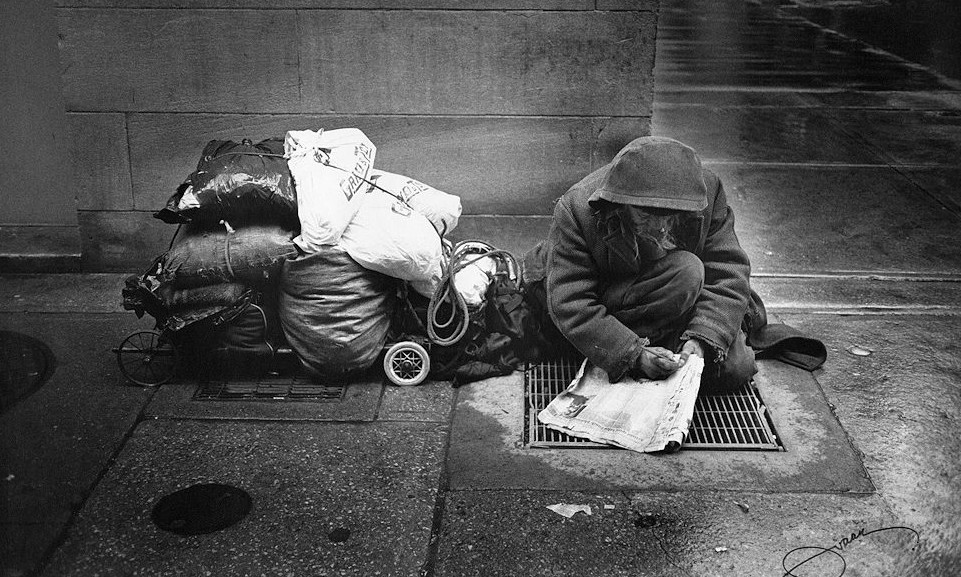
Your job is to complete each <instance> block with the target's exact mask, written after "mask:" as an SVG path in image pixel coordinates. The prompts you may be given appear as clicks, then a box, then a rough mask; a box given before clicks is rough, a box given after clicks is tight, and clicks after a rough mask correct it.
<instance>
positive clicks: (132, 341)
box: [113, 330, 430, 387]
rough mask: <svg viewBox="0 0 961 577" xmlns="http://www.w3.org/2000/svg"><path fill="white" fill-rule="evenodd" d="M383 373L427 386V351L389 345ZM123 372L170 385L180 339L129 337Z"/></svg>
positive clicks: (120, 361) (154, 334)
mask: <svg viewBox="0 0 961 577" xmlns="http://www.w3.org/2000/svg"><path fill="white" fill-rule="evenodd" d="M384 350H385V352H384V360H383V363H382V364H383V369H384V375H385V376H386V377H387V379H388V380H389V381H390V382H391V383H393V384H395V385H398V386H402V387H411V386H416V385H419V384H421V383H423V382H424V380H426V379H427V375H428V374H429V373H430V356H429V355H428V353H427V349H426V348H425V347H424V346H423V345H421V344H420V343H418V342H415V341H399V342H395V343H388V345H387V346H385V348H384ZM113 353H114V354H115V355H116V356H117V365H118V366H119V368H120V372H121V373H122V374H123V376H124V377H125V378H126V379H127V380H128V381H129V382H131V383H133V384H135V385H140V386H142V387H156V386H159V385H163V384H165V383H168V382H170V381H171V379H173V377H174V376H175V375H176V374H177V373H178V370H179V367H180V360H181V359H180V357H181V354H180V351H179V349H178V346H177V343H176V337H175V336H174V335H173V334H171V333H170V332H169V331H159V330H142V331H135V332H132V333H130V334H129V335H127V337H126V338H124V339H123V341H121V342H120V345H119V346H118V347H116V348H114V349H113ZM274 354H275V355H277V356H280V357H289V356H292V355H293V354H294V352H293V351H292V350H291V349H290V348H289V347H285V346H282V347H278V348H277V349H276V350H275V352H274Z"/></svg>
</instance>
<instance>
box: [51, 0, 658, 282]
mask: <svg viewBox="0 0 961 577" xmlns="http://www.w3.org/2000/svg"><path fill="white" fill-rule="evenodd" d="M657 3H658V2H657V0H636V1H628V0H622V1H617V0H476V1H467V0H272V1H271V2H269V3H268V2H257V1H255V0H61V2H60V4H59V6H58V9H57V16H58V23H59V30H60V47H61V67H62V81H63V87H64V88H63V90H64V98H65V102H66V110H67V122H68V127H69V133H70V135H71V138H70V151H71V158H72V162H73V170H74V174H75V175H76V176H75V178H76V179H77V191H78V209H79V221H80V228H81V235H82V248H83V266H84V269H85V270H87V271H98V270H139V269H142V268H144V267H145V266H146V265H147V264H149V261H150V260H151V259H152V258H153V257H154V256H156V255H157V254H159V253H160V252H162V251H163V250H164V249H165V248H166V246H167V243H168V242H169V240H170V237H171V236H172V234H173V231H174V228H173V227H171V226H170V225H165V224H163V223H161V222H160V221H159V220H156V219H154V218H153V217H152V213H153V212H154V211H156V210H157V209H159V208H161V207H162V206H163V203H164V201H165V200H166V199H167V198H168V197H169V195H170V194H171V193H172V192H173V191H174V189H175V188H176V186H177V185H178V184H179V183H180V182H181V181H182V180H183V178H184V177H185V176H186V175H187V174H189V173H190V171H191V170H192V169H193V168H194V166H195V164H196V162H197V157H198V155H199V153H200V150H201V148H202V146H203V145H204V143H206V142H207V141H208V140H210V139H212V138H222V139H240V138H243V137H248V138H251V139H254V140H257V139H260V138H266V137H270V136H283V134H284V132H285V131H287V130H289V129H305V128H310V129H317V128H327V129H332V128H339V127H346V126H356V127H358V128H360V129H362V130H363V131H364V132H366V133H367V135H368V136H369V137H370V138H371V140H373V142H374V143H375V144H376V145H377V146H378V151H377V160H376V162H375V166H377V167H378V168H381V169H384V170H389V171H394V172H400V173H403V174H406V175H408V176H412V177H414V178H418V179H420V180H422V181H424V182H427V183H429V184H431V185H433V186H435V187H437V188H440V189H442V190H446V191H448V192H451V193H453V194H457V195H459V196H460V197H461V198H462V200H463V205H464V212H465V215H467V216H465V218H464V219H463V221H462V222H463V225H462V228H461V229H460V231H461V235H469V236H473V237H476V236H479V237H481V238H487V237H490V236H491V235H493V234H494V232H493V229H494V228H497V229H498V230H501V231H502V233H503V230H504V229H505V227H510V228H512V229H513V230H514V231H515V234H514V236H513V237H511V238H512V240H511V239H506V238H504V240H500V242H501V243H507V244H509V245H511V246H509V247H507V248H513V249H515V250H521V249H523V248H524V245H525V244H526V239H527V238H530V239H535V238H534V237H535V236H536V235H537V234H540V232H542V231H543V230H544V228H545V224H546V221H547V218H546V217H547V215H549V214H550V210H551V202H552V200H553V199H554V198H556V197H557V196H559V195H560V194H561V193H563V191H564V190H565V189H566V188H567V187H568V186H569V185H570V184H572V183H573V182H575V181H576V180H578V179H579V178H580V177H581V176H583V175H584V174H586V173H587V172H589V171H590V170H591V169H592V168H593V167H595V166H598V165H599V164H602V163H603V162H606V161H607V160H609V159H610V157H611V156H613V154H614V153H615V152H616V151H617V150H618V149H619V148H620V147H621V146H622V145H623V144H624V143H626V142H627V141H628V140H630V139H631V138H634V137H636V136H640V135H645V134H649V133H650V116H651V104H652V98H653V95H652V93H653V64H654V39H655V38H654V37H655V28H656V23H657ZM492 227H493V228H492ZM531 227H535V228H534V229H532V228H531ZM535 233H536V234H535Z"/></svg>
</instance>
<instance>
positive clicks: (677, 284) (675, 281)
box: [663, 250, 704, 311]
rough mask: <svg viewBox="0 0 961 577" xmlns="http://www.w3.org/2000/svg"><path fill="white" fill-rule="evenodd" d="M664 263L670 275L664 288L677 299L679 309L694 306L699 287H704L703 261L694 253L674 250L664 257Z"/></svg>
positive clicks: (699, 290) (684, 309)
mask: <svg viewBox="0 0 961 577" xmlns="http://www.w3.org/2000/svg"><path fill="white" fill-rule="evenodd" d="M663 260H665V261H666V262H665V263H664V264H665V265H666V266H667V267H668V270H669V271H671V276H670V278H669V280H668V281H667V283H666V286H665V288H666V289H667V290H669V291H670V293H671V295H672V297H673V298H674V299H677V301H678V302H677V304H676V305H675V306H676V308H677V309H678V310H679V311H686V310H688V309H690V308H691V307H693V306H694V303H695V302H696V301H697V297H698V295H700V294H701V289H702V288H704V263H702V262H701V259H699V258H698V257H697V256H696V255H694V254H693V253H690V252H687V251H685V250H676V251H673V252H671V253H668V255H667V256H665V257H664V259H663Z"/></svg>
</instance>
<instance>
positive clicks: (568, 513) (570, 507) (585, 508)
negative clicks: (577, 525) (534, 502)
mask: <svg viewBox="0 0 961 577" xmlns="http://www.w3.org/2000/svg"><path fill="white" fill-rule="evenodd" d="M547 508H548V509H550V510H551V511H554V512H555V513H557V514H558V515H561V516H563V517H567V518H568V519H570V518H571V517H573V516H574V514H575V513H577V512H579V511H582V512H584V513H587V514H588V515H593V514H594V511H593V510H592V509H591V506H590V505H574V504H570V503H557V504H556V505H548V506H547Z"/></svg>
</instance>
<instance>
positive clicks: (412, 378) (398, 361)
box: [384, 341, 430, 387]
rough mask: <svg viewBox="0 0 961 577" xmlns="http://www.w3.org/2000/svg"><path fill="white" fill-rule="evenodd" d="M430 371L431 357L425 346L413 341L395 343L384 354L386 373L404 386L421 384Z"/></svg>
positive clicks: (392, 380) (396, 383)
mask: <svg viewBox="0 0 961 577" xmlns="http://www.w3.org/2000/svg"><path fill="white" fill-rule="evenodd" d="M429 372H430V357H428V356H427V351H426V350H425V349H424V347H422V346H420V345H418V344H417V343H413V342H411V341H401V342H399V343H395V344H394V345H393V346H391V347H390V348H389V349H387V354H385V355H384V373H385V374H386V375H387V378H388V379H390V382H392V383H394V384H395V385H400V386H402V387H410V386H414V385H419V384H421V383H423V382H424V379H426V378H427V373H429Z"/></svg>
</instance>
